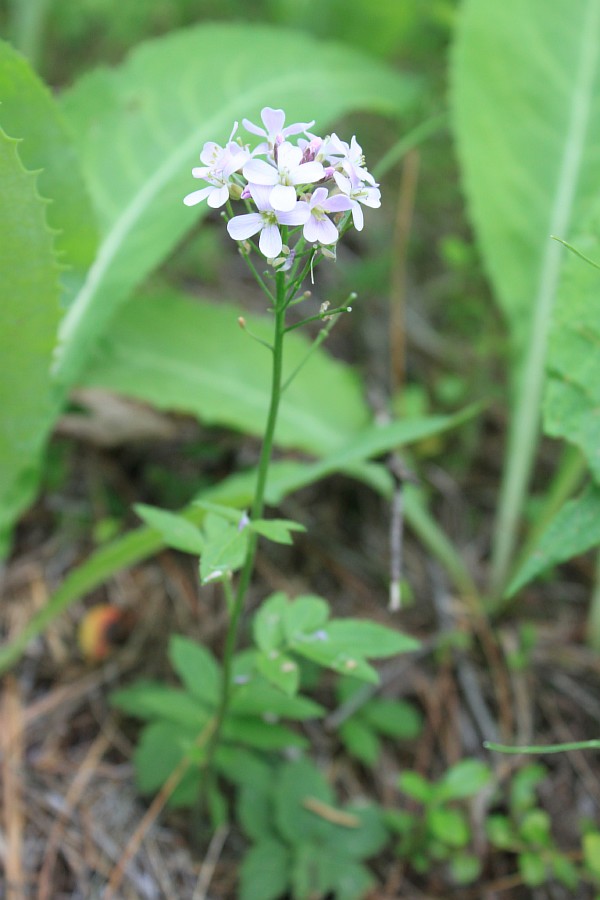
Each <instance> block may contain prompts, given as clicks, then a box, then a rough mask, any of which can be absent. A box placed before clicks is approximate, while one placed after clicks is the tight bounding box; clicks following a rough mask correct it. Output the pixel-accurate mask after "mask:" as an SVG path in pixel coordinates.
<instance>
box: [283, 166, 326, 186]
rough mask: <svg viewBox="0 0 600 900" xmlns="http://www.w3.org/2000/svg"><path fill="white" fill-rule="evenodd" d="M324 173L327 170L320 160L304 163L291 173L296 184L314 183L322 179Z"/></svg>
mask: <svg viewBox="0 0 600 900" xmlns="http://www.w3.org/2000/svg"><path fill="white" fill-rule="evenodd" d="M324 175H325V170H324V169H323V166H322V165H321V163H320V162H307V163H302V164H301V165H299V166H296V168H295V169H294V171H293V172H292V173H291V176H292V181H293V182H294V184H313V183H314V182H315V181H321V180H322V178H323V176H324Z"/></svg>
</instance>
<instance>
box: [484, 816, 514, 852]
mask: <svg viewBox="0 0 600 900" xmlns="http://www.w3.org/2000/svg"><path fill="white" fill-rule="evenodd" d="M485 833H486V834H487V836H488V839H489V841H490V843H491V844H493V846H494V847H498V848H499V849H500V850H511V849H514V848H515V847H517V846H518V845H519V837H518V835H517V833H516V831H515V828H514V825H513V824H512V822H511V821H510V819H509V818H508V816H502V815H500V814H496V815H492V816H488V817H487V819H486V822H485Z"/></svg>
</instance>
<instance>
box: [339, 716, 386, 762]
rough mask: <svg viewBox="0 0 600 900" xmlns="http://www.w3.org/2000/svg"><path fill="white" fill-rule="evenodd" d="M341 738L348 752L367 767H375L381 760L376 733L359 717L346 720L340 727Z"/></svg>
mask: <svg viewBox="0 0 600 900" xmlns="http://www.w3.org/2000/svg"><path fill="white" fill-rule="evenodd" d="M338 731H339V736H340V739H341V740H342V741H343V743H344V745H345V747H346V750H347V751H348V753H349V754H350V755H351V756H354V757H355V759H359V760H360V761H361V762H363V763H364V764H365V765H366V766H374V765H375V764H376V762H377V760H378V759H379V752H380V743H379V738H378V737H377V735H376V734H375V732H374V731H373V730H372V729H371V728H370V727H369V726H368V725H367V724H366V723H365V722H363V721H362V719H361V718H360V717H359V716H352V717H351V718H350V719H346V721H345V722H342V724H341V725H340V727H339V730H338Z"/></svg>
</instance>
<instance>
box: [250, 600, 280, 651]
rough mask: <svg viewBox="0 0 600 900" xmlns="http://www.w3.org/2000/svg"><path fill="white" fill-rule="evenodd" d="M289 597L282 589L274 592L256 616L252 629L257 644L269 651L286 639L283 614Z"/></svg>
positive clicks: (261, 648)
mask: <svg viewBox="0 0 600 900" xmlns="http://www.w3.org/2000/svg"><path fill="white" fill-rule="evenodd" d="M287 606H288V599H287V597H286V595H285V594H284V593H283V592H282V591H278V592H277V593H276V594H272V595H271V596H270V597H268V598H267V599H266V600H265V601H264V602H263V603H262V604H261V606H260V608H259V609H258V611H257V613H256V614H255V616H254V620H253V623H252V631H253V635H254V642H255V644H256V646H257V647H258V648H259V649H260V650H263V651H264V652H265V653H269V652H270V651H271V650H276V649H277V648H278V647H280V646H281V644H282V642H283V639H284V632H283V616H284V612H285V610H286V608H287Z"/></svg>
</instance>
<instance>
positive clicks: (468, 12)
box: [453, 0, 600, 349]
mask: <svg viewBox="0 0 600 900" xmlns="http://www.w3.org/2000/svg"><path fill="white" fill-rule="evenodd" d="M453 62H454V65H453V106H454V124H455V132H456V137H457V142H458V152H459V158H460V161H461V164H462V169H463V181H464V188H465V191H466V194H467V199H468V201H469V205H470V211H471V215H472V219H473V222H474V224H475V227H476V230H477V235H478V238H479V242H480V245H481V249H482V252H483V255H484V259H485V262H486V265H487V268H488V271H489V274H490V277H491V280H492V283H493V285H494V288H495V291H496V294H497V297H498V300H499V301H500V303H501V305H502V308H503V310H504V312H505V314H506V317H507V319H508V321H509V325H510V327H511V329H512V333H513V337H514V338H515V342H516V346H517V348H518V349H521V348H522V347H523V344H524V343H525V341H526V340H527V339H528V336H529V334H530V333H531V329H532V328H534V327H535V328H536V329H543V330H544V331H545V330H547V328H548V320H549V313H550V311H551V309H552V303H553V300H554V297H555V294H556V289H557V284H558V279H559V272H560V256H561V252H562V251H561V248H560V246H559V245H557V244H556V243H555V242H554V241H552V240H551V239H550V235H552V234H556V235H559V236H562V237H567V236H568V235H569V232H570V229H571V226H572V224H573V223H575V222H577V219H578V217H579V216H580V215H581V211H582V209H583V208H584V206H585V203H586V200H587V198H588V197H589V196H590V195H593V194H594V192H596V191H597V189H598V183H599V177H600V0H553V2H552V3H547V2H546V0H529V2H528V3H522V2H521V0H506V2H503V3H497V2H496V0H465V3H464V4H463V7H462V11H461V17H460V27H459V31H458V39H457V43H456V49H455V53H454V60H453ZM534 310H535V311H536V319H535V323H534V322H532V314H533V311H534Z"/></svg>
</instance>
